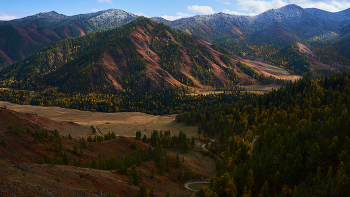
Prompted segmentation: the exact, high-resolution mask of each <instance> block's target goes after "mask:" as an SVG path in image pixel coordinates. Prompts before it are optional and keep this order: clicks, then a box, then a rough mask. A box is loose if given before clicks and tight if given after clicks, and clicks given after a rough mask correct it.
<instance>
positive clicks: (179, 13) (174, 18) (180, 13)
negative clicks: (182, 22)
mask: <svg viewBox="0 0 350 197" xmlns="http://www.w3.org/2000/svg"><path fill="white" fill-rule="evenodd" d="M176 14H177V16H168V15H164V16H162V18H164V19H166V20H169V21H174V20H177V19H180V18H185V17H190V16H191V15H190V14H187V13H182V12H176Z"/></svg>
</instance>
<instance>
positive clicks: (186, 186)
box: [185, 139, 222, 192]
mask: <svg viewBox="0 0 350 197" xmlns="http://www.w3.org/2000/svg"><path fill="white" fill-rule="evenodd" d="M210 141H211V142H210V143H208V144H211V143H212V142H215V140H213V139H210ZM205 145H207V144H203V145H202V148H203V150H204V151H206V152H208V153H210V154H212V155H213V156H214V157H218V156H217V155H215V154H214V153H212V152H210V151H209V150H208V149H206V148H205ZM219 159H220V160H221V161H222V159H221V158H220V157H219ZM198 183H202V184H208V183H210V182H206V181H196V182H188V183H185V188H187V189H189V190H191V191H194V192H198V191H199V190H196V189H191V188H190V187H189V185H191V184H198Z"/></svg>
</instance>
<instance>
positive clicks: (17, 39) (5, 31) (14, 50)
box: [0, 25, 22, 64]
mask: <svg viewBox="0 0 350 197" xmlns="http://www.w3.org/2000/svg"><path fill="white" fill-rule="evenodd" d="M0 40H4V41H5V43H4V44H1V45H0V49H1V50H3V51H6V54H7V55H8V56H9V57H10V58H11V59H13V60H15V61H18V60H22V56H21V54H20V49H21V42H22V36H21V35H20V33H19V31H18V30H17V29H15V28H14V27H13V26H12V25H3V26H1V27H0ZM0 59H1V58H0ZM0 64H1V63H0Z"/></svg>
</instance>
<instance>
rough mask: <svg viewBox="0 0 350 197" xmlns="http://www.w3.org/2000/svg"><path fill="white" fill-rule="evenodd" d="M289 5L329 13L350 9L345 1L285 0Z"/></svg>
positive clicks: (349, 5)
mask: <svg viewBox="0 0 350 197" xmlns="http://www.w3.org/2000/svg"><path fill="white" fill-rule="evenodd" d="M287 2H288V3H290V4H296V5H299V6H300V7H303V8H318V9H321V10H326V11H329V12H339V11H341V10H342V9H346V8H349V7H350V3H349V2H346V1H318V0H308V1H300V0H287Z"/></svg>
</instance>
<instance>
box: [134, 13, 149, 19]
mask: <svg viewBox="0 0 350 197" xmlns="http://www.w3.org/2000/svg"><path fill="white" fill-rule="evenodd" d="M135 14H136V15H137V16H144V17H147V18H149V17H148V16H147V15H146V14H144V13H142V12H139V13H135Z"/></svg>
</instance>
